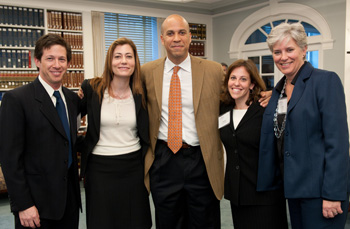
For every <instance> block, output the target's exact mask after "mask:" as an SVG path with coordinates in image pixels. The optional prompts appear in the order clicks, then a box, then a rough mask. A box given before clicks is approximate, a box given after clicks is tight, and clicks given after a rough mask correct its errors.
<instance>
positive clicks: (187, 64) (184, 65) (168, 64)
mask: <svg viewBox="0 0 350 229" xmlns="http://www.w3.org/2000/svg"><path fill="white" fill-rule="evenodd" d="M175 66H176V64H174V63H173V62H172V61H171V60H169V58H166V60H165V64H164V71H165V72H170V71H172V70H173V68H174V67H175ZM178 66H180V68H181V69H182V70H185V71H187V72H191V57H190V55H187V57H186V59H185V60H184V61H182V62H181V64H179V65H178Z"/></svg>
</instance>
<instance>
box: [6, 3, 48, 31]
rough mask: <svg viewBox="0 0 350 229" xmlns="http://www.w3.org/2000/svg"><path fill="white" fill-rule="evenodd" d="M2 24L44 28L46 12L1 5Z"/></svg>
mask: <svg viewBox="0 0 350 229" xmlns="http://www.w3.org/2000/svg"><path fill="white" fill-rule="evenodd" d="M0 24H4V25H18V26H37V27H44V10H43V9H35V8H27V7H16V6H4V5H0Z"/></svg>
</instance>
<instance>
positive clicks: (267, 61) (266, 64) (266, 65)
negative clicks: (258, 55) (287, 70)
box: [261, 55, 274, 73]
mask: <svg viewBox="0 0 350 229" xmlns="http://www.w3.org/2000/svg"><path fill="white" fill-rule="evenodd" d="M261 73H274V62H273V58H272V55H268V56H262V70H261Z"/></svg>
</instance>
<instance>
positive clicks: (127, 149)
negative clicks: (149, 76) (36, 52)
mask: <svg viewBox="0 0 350 229" xmlns="http://www.w3.org/2000/svg"><path fill="white" fill-rule="evenodd" d="M82 91H83V94H84V98H83V100H82V104H83V106H82V112H81V113H82V116H84V115H85V114H88V129H87V133H86V137H85V139H84V141H83V143H82V145H81V153H82V163H81V164H82V170H81V175H82V176H83V177H85V191H86V221H87V227H88V228H118V229H119V228H145V229H146V228H151V225H152V221H151V213H150V206H149V198H148V192H147V190H146V187H145V185H144V166H143V157H144V155H145V153H146V151H147V149H148V146H149V137H148V113H147V110H146V101H145V98H146V96H145V91H144V90H143V87H142V83H141V78H140V62H139V59H138V55H137V51H136V46H135V44H134V43H133V42H132V41H131V40H129V39H127V38H119V39H117V40H116V41H114V42H113V43H112V45H111V46H110V47H109V49H108V52H107V56H106V61H105V68H104V72H103V75H102V77H95V78H93V79H91V80H85V81H84V82H83V84H82Z"/></svg>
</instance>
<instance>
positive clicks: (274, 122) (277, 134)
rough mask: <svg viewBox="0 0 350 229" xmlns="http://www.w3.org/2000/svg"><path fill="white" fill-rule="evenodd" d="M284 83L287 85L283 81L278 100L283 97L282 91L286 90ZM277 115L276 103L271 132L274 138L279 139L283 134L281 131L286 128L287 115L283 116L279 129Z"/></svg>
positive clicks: (285, 81)
mask: <svg viewBox="0 0 350 229" xmlns="http://www.w3.org/2000/svg"><path fill="white" fill-rule="evenodd" d="M286 83H287V79H285V80H284V85H283V88H282V91H281V94H280V97H279V99H278V100H280V99H282V97H283V94H284V90H285V88H286ZM277 113H278V103H277V107H276V111H275V114H274V115H273V126H274V127H273V130H274V132H275V136H276V138H280V137H281V135H282V133H283V131H284V129H285V127H286V118H287V113H286V115H285V116H284V119H283V122H282V125H281V129H280V128H279V127H278V120H277Z"/></svg>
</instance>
